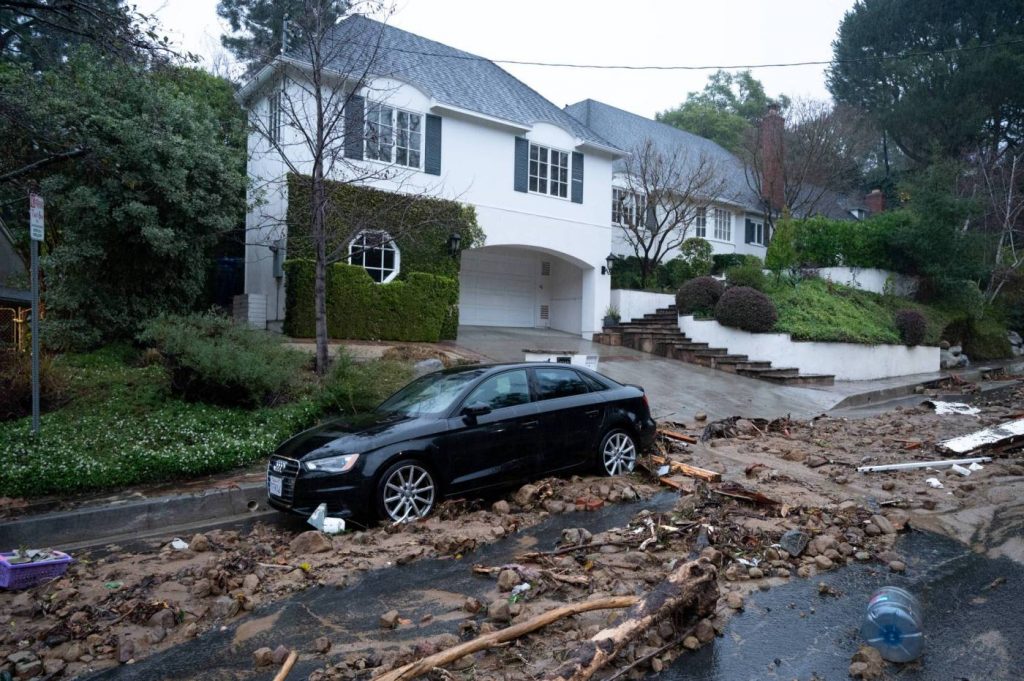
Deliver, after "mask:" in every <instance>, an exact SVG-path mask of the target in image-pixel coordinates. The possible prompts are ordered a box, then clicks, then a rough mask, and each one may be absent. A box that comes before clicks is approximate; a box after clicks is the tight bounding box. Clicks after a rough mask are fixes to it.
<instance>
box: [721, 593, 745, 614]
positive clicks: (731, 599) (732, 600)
mask: <svg viewBox="0 0 1024 681" xmlns="http://www.w3.org/2000/svg"><path fill="white" fill-rule="evenodd" d="M725 604H726V605H728V606H729V607H730V608H732V609H733V610H742V609H743V596H741V595H740V594H739V593H737V592H735V591H730V592H729V594H728V595H727V596H726V597H725Z"/></svg>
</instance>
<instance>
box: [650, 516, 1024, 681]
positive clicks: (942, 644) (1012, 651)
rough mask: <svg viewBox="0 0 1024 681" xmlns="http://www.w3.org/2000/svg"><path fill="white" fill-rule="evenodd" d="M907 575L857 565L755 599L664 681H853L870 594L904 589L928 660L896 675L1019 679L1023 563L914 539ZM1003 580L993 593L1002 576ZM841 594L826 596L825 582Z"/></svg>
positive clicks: (894, 670) (903, 543)
mask: <svg viewBox="0 0 1024 681" xmlns="http://www.w3.org/2000/svg"><path fill="white" fill-rule="evenodd" d="M895 548H896V550H897V551H899V552H900V553H901V554H902V555H904V556H908V559H907V564H908V569H907V573H906V575H904V576H894V575H893V574H892V573H890V572H889V571H888V569H885V568H881V569H879V568H878V566H874V567H869V566H865V565H855V566H851V567H849V568H845V569H843V570H839V571H837V572H833V573H830V574H827V575H824V576H821V577H819V578H815V579H812V580H793V581H792V582H791V583H789V584H786V585H784V586H781V587H778V588H774V589H772V590H770V591H767V592H757V593H754V594H752V595H751V596H750V597H749V598H748V600H747V609H746V610H745V611H744V612H743V613H741V614H739V615H737V616H736V617H734V618H733V619H732V620H731V621H730V622H729V624H728V625H727V627H726V630H725V634H724V636H723V637H721V638H718V639H716V640H715V641H714V642H713V643H712V644H710V645H708V646H705V647H704V648H702V649H701V650H699V651H697V652H695V653H692V654H687V655H683V656H681V657H680V658H678V659H677V660H676V662H675V663H674V664H673V666H672V667H671V668H670V669H668V670H667V671H665V672H664V673H663V674H662V675H661V676H660V677H659V681H762V680H768V679H780V680H783V679H785V680H786V681H788V680H790V679H799V680H800V681H809V680H810V679H822V680H824V679H828V680H829V681H832V680H833V679H846V678H849V677H848V676H847V669H848V667H849V665H850V657H851V656H852V655H853V653H854V652H855V651H856V650H857V647H858V646H859V645H860V637H859V635H858V630H859V628H860V624H861V619H862V617H863V615H864V610H865V609H866V607H867V602H868V599H869V598H870V596H871V594H872V592H873V591H874V590H875V589H877V588H879V587H881V586H884V585H888V584H892V585H896V586H902V587H903V588H905V589H908V590H910V591H911V592H912V593H914V594H915V595H917V597H918V598H919V599H920V601H921V604H922V606H923V608H924V618H925V633H926V643H925V654H924V656H923V657H922V658H921V659H920V660H919V661H917V662H916V663H912V664H909V665H905V666H902V667H898V666H891V667H890V675H891V676H892V677H893V678H899V679H901V680H910V681H1004V680H1005V681H1016V680H1017V679H1020V678H1022V674H1024V672H1022V670H1024V645H1022V644H1024V616H1022V613H1024V610H1022V607H1024V606H1022V604H1024V566H1022V565H1021V564H1020V563H1018V562H1015V561H1012V560H1010V559H1008V558H1006V557H1005V556H1000V557H995V558H990V557H987V556H986V555H985V554H984V553H975V552H972V551H970V550H969V549H967V548H966V547H964V546H963V545H962V544H960V543H958V542H955V541H953V540H951V539H948V538H946V537H943V536H941V535H937V534H932V533H928V532H912V533H910V534H908V535H906V536H904V537H903V538H901V540H900V541H899V542H898V543H897V545H896V547H895ZM999 578H1003V579H1005V582H1003V583H1001V584H1000V585H998V586H995V587H991V586H990V585H992V584H993V582H995V581H996V580H997V579H999ZM822 581H823V582H825V583H827V584H829V585H830V586H832V587H834V588H835V589H838V590H839V591H840V592H841V593H842V595H841V596H840V597H838V598H835V597H828V596H820V595H819V594H818V582H822Z"/></svg>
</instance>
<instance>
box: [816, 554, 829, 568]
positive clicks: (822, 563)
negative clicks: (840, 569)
mask: <svg viewBox="0 0 1024 681" xmlns="http://www.w3.org/2000/svg"><path fill="white" fill-rule="evenodd" d="M814 564H815V565H816V566H817V567H818V568H819V569H821V570H831V569H832V567H833V565H834V563H833V562H832V559H831V558H829V557H828V556H815V558H814Z"/></svg>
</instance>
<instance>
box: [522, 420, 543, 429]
mask: <svg viewBox="0 0 1024 681" xmlns="http://www.w3.org/2000/svg"><path fill="white" fill-rule="evenodd" d="M539 423H540V421H537V420H534V421H523V428H536V427H537V425H538V424H539Z"/></svg>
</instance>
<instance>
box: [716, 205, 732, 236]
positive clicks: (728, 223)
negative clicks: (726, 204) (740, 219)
mask: <svg viewBox="0 0 1024 681" xmlns="http://www.w3.org/2000/svg"><path fill="white" fill-rule="evenodd" d="M713 215H714V220H715V231H714V237H715V238H716V239H718V240H720V241H732V213H731V212H730V211H727V210H725V209H724V208H715V209H714V213H713Z"/></svg>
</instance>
